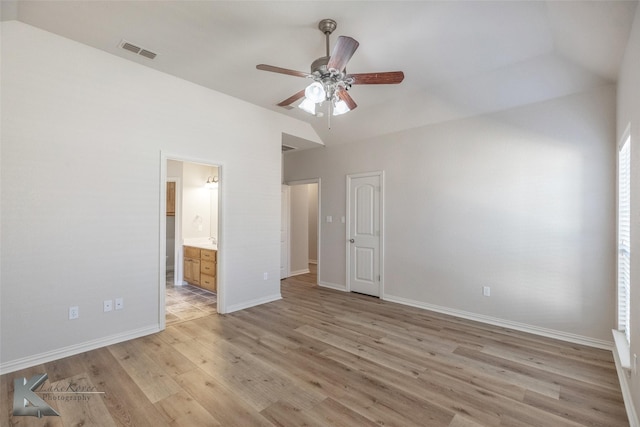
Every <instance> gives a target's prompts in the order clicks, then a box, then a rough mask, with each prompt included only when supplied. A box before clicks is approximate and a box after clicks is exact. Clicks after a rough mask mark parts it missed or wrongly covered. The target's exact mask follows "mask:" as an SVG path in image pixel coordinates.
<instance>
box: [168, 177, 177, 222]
mask: <svg viewBox="0 0 640 427" xmlns="http://www.w3.org/2000/svg"><path fill="white" fill-rule="evenodd" d="M175 215H176V183H175V182H167V216H175Z"/></svg>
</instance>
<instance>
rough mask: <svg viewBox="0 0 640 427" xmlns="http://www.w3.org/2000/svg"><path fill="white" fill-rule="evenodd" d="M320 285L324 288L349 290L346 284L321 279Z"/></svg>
mask: <svg viewBox="0 0 640 427" xmlns="http://www.w3.org/2000/svg"><path fill="white" fill-rule="evenodd" d="M318 286H322V287H323V288H329V289H335V290H336V291H342V292H347V286H346V285H338V284H336V283H330V282H323V281H319V282H318Z"/></svg>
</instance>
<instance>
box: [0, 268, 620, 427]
mask: <svg viewBox="0 0 640 427" xmlns="http://www.w3.org/2000/svg"><path fill="white" fill-rule="evenodd" d="M314 281H315V279H313V278H312V277H311V276H297V277H294V278H290V279H287V280H285V281H283V282H282V295H283V300H281V301H277V302H274V303H270V304H265V305H262V306H259V307H254V308H251V309H247V310H244V311H241V312H236V313H232V314H228V315H217V314H210V315H207V316H206V317H202V318H198V319H194V320H187V321H183V322H180V323H176V324H173V325H170V326H168V327H167V329H166V330H165V331H163V332H161V333H159V334H155V335H152V336H148V337H144V338H141V339H137V340H132V341H129V342H125V343H121V344H117V345H112V346H109V347H106V348H102V349H98V350H94V351H90V352H87V353H84V354H80V355H77V356H73V357H69V358H66V359H62V360H59V361H56V362H52V363H47V364H44V365H41V366H37V367H34V368H30V369H26V370H24V371H19V372H14V373H11V374H7V375H4V376H2V377H0V398H1V399H0V401H1V402H2V406H1V408H0V425H2V426H5V425H15V426H154V427H161V426H242V427H247V426H381V425H384V426H448V427H478V426H514V427H522V426H541V427H547V426H549V427H556V426H567V427H569V426H573V427H576V426H607V427H612V426H627V425H629V424H628V421H627V418H626V413H625V409H624V404H623V401H622V396H621V392H620V388H619V385H618V380H617V376H616V371H615V366H614V363H613V359H612V355H611V353H610V352H608V351H604V350H597V349H593V348H588V347H583V346H579V345H574V344H567V343H564V342H559V341H555V340H551V339H547V338H542V337H538V336H534V335H528V334H524V333H521V332H516V331H512V330H507V329H503V328H499V327H494V326H489V325H483V324H479V323H474V322H470V321H466V320H462V319H457V318H454V317H449V316H445V315H440V314H437V313H431V312H429V311H424V310H420V309H414V308H411V307H406V306H402V305H398V304H393V303H388V302H384V301H380V300H379V299H376V298H372V297H367V296H363V295H358V294H346V293H342V292H338V291H334V290H328V289H323V288H319V287H317V286H315V285H314V284H313V282H314ZM43 372H46V373H48V375H49V379H48V381H47V382H46V383H45V384H47V385H53V384H55V385H57V386H59V387H65V386H66V385H68V384H69V383H73V384H80V385H84V386H86V387H95V389H96V390H98V391H100V392H104V393H103V394H97V395H90V396H89V397H88V399H86V400H82V401H58V400H47V399H46V396H45V401H46V402H47V403H48V404H50V405H51V406H52V407H54V408H56V409H57V410H58V412H60V414H61V416H60V417H45V418H42V419H37V418H33V417H17V416H12V415H11V412H12V404H13V379H14V378H19V377H26V378H30V377H31V376H32V375H35V374H36V373H43ZM40 395H41V396H42V395H43V393H40ZM49 398H50V399H51V396H49Z"/></svg>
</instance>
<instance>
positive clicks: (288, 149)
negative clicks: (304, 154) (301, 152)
mask: <svg viewBox="0 0 640 427" xmlns="http://www.w3.org/2000/svg"><path fill="white" fill-rule="evenodd" d="M295 149H296V147H290V146H288V145H284V144H282V152H283V153H284V152H285V151H291V150H295Z"/></svg>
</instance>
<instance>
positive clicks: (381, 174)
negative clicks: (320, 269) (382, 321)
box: [345, 171, 384, 299]
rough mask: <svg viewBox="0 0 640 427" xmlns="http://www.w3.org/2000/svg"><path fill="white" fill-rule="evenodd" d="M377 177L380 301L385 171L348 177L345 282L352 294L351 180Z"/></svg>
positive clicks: (382, 273) (381, 289) (355, 174)
mask: <svg viewBox="0 0 640 427" xmlns="http://www.w3.org/2000/svg"><path fill="white" fill-rule="evenodd" d="M370 176H377V177H379V178H380V236H379V241H378V242H379V248H380V253H379V269H380V285H379V286H380V296H379V298H380V299H384V171H374V172H362V173H352V174H348V175H347V186H346V193H347V204H346V212H347V215H346V216H347V219H346V227H345V228H346V234H345V251H346V269H345V282H346V291H347V292H351V274H350V273H351V250H350V245H351V243H350V242H349V239H350V238H351V229H350V227H351V180H352V179H353V178H365V177H370Z"/></svg>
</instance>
